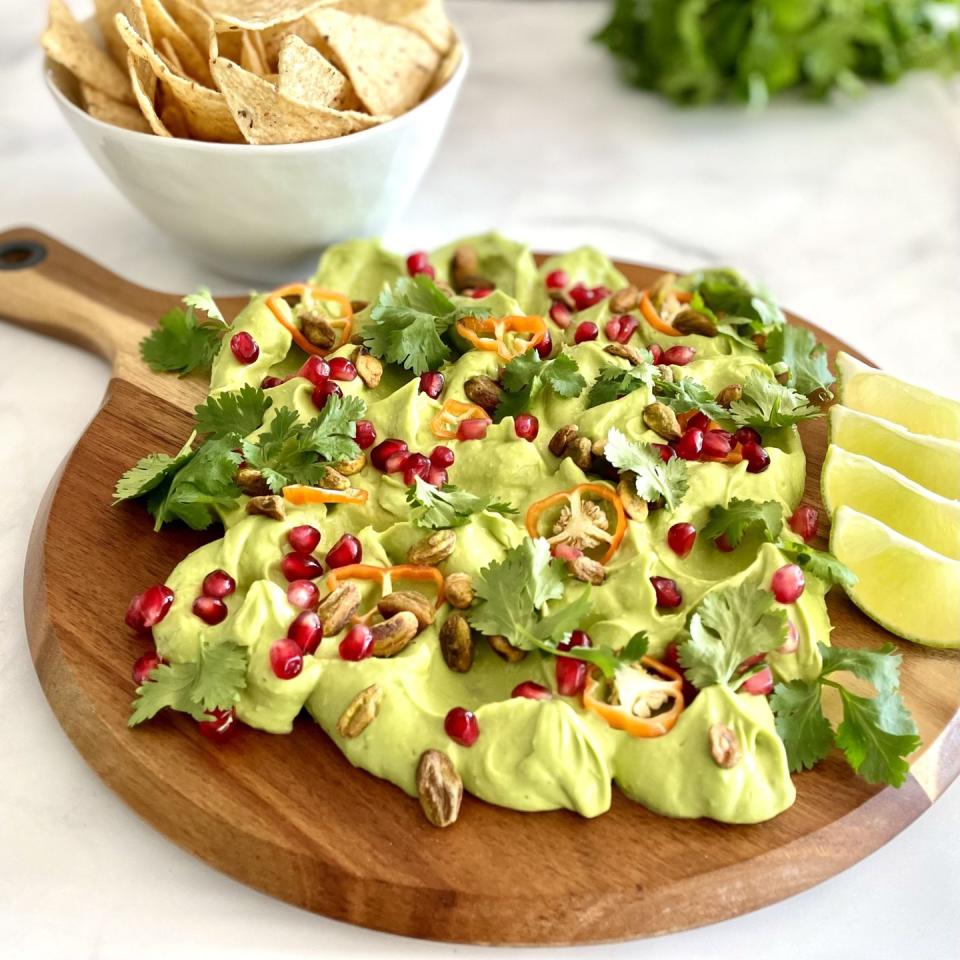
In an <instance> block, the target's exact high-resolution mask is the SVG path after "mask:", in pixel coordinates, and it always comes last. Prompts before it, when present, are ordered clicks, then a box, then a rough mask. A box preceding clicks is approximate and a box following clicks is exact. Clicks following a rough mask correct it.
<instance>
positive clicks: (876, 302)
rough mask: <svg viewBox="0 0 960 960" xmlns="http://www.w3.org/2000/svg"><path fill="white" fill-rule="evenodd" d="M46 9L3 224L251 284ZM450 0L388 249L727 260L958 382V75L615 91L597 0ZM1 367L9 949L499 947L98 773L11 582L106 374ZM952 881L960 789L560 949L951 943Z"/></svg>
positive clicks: (3, 857) (889, 947) (797, 949)
mask: <svg viewBox="0 0 960 960" xmlns="http://www.w3.org/2000/svg"><path fill="white" fill-rule="evenodd" d="M42 7H43V4H42V3H41V2H39V0H0V227H5V226H10V225H13V224H15V223H29V224H32V225H35V226H38V227H41V228H43V229H45V230H47V231H49V232H51V233H53V234H54V235H56V236H58V237H60V238H61V239H63V240H66V241H67V242H69V243H71V244H73V245H75V246H76V247H78V248H79V249H81V250H83V251H85V252H86V253H88V254H89V255H91V256H92V257H94V258H96V259H98V260H100V261H102V262H104V263H105V264H107V265H108V266H110V267H111V268H112V269H114V270H115V271H117V272H118V273H120V274H122V275H124V276H127V277H129V278H131V279H133V280H135V281H137V282H139V283H141V284H144V285H148V286H153V287H157V288H160V289H167V290H180V291H185V290H188V289H191V288H192V287H193V286H195V285H196V284H197V283H199V282H201V281H203V282H209V283H210V284H211V285H212V286H213V289H214V291H217V292H228V291H231V290H235V289H236V288H235V286H233V285H231V284H229V283H227V282H225V281H222V280H221V281H219V282H218V278H217V277H215V276H210V275H209V273H208V272H205V271H201V270H200V269H199V268H198V267H196V266H194V265H192V264H191V263H189V262H187V261H185V260H184V259H183V258H182V256H181V255H180V254H178V251H177V250H176V249H175V248H174V246H173V245H172V244H171V243H170V242H169V241H167V240H166V239H164V238H163V237H162V236H159V235H158V234H157V233H156V232H155V231H154V229H153V228H152V227H151V226H150V225H149V224H148V223H146V222H145V221H144V220H143V219H141V217H140V216H139V215H138V214H137V213H136V212H134V211H133V210H132V209H130V208H129V207H128V206H127V205H126V203H125V202H124V201H123V200H122V199H121V198H120V196H119V195H118V194H117V193H116V192H115V191H114V190H113V188H112V187H111V186H110V184H109V183H108V182H107V181H106V180H105V178H104V177H103V176H102V175H101V174H100V173H99V172H98V171H97V170H96V169H95V168H94V166H93V164H92V163H91V162H90V161H89V160H88V159H87V157H86V156H85V155H84V154H83V153H82V152H81V150H80V148H79V145H78V144H77V143H76V142H74V141H73V140H72V138H71V136H70V134H69V132H68V130H67V129H66V127H65V126H64V124H63V123H62V122H61V120H60V118H59V115H57V114H56V112H55V109H54V107H53V104H52V102H51V101H50V99H49V97H48V95H47V93H46V91H45V90H44V89H43V88H42V85H41V81H40V58H39V55H38V52H37V49H36V43H35V40H36V37H37V35H38V34H39V32H40V30H41V28H42V22H43V18H44V13H43V10H42ZM451 7H452V10H453V12H454V15H455V17H456V18H457V20H458V22H459V23H460V25H461V27H462V30H463V32H464V34H465V36H466V37H467V39H468V42H469V43H470V45H471V47H472V50H473V66H472V72H471V75H470V76H469V77H468V79H467V83H466V87H465V89H464V93H463V96H462V99H461V101H460V104H459V107H458V110H457V112H456V115H455V118H454V121H453V123H452V125H451V128H450V130H449V132H448V136H447V138H446V141H445V143H444V145H443V147H442V148H441V151H440V154H439V156H438V159H437V161H436V163H435V165H434V168H433V170H432V172H431V174H430V176H429V178H428V180H427V182H426V183H425V185H424V186H423V188H422V189H421V190H420V192H419V194H418V195H417V197H416V199H415V202H414V203H413V205H412V207H411V209H410V211H409V213H408V214H407V216H406V217H405V218H404V220H403V222H402V223H400V224H398V225H397V226H396V227H395V229H394V230H393V231H392V232H391V234H390V236H389V237H388V240H389V241H390V243H391V244H393V245H394V246H395V247H396V248H397V249H399V250H408V249H411V248H414V247H429V246H431V245H432V244H435V243H438V242H441V241H445V240H447V239H449V238H450V237H451V236H454V235H457V234H461V233H467V232H471V231H475V230H480V229H486V228H488V227H490V226H493V225H495V226H497V227H499V228H500V229H501V230H503V231H504V232H506V233H508V234H512V235H514V236H517V237H521V238H526V239H527V240H529V241H531V242H532V243H533V244H535V245H536V246H538V247H540V248H541V249H550V248H554V249H557V248H564V247H569V246H573V245H576V244H580V243H583V242H590V243H594V244H596V245H597V246H600V247H603V248H604V249H606V250H607V251H608V252H610V253H612V254H617V255H621V256H623V257H626V258H633V259H637V260H646V261H650V262H654V263H662V264H669V265H673V266H679V267H690V266H694V265H699V264H701V263H717V262H729V263H731V264H733V265H736V266H739V267H741V268H742V269H744V270H746V271H747V272H748V273H750V274H752V275H753V276H755V277H758V278H762V279H763V280H764V281H766V282H767V284H768V285H769V286H770V287H771V288H772V289H773V290H774V291H776V292H777V294H778V295H779V296H780V297H781V299H782V301H783V302H784V303H786V304H787V305H789V306H790V307H792V308H793V309H795V310H797V311H799V312H801V313H803V314H805V315H806V316H808V317H810V318H811V319H813V320H815V321H816V322H817V323H819V324H821V325H823V326H826V327H829V328H830V329H832V330H834V331H835V332H836V333H837V334H839V335H840V336H841V337H844V338H846V339H847V340H849V341H850V342H851V343H853V344H855V345H856V346H858V347H859V348H861V349H862V350H864V351H865V352H866V353H867V354H868V355H869V356H871V357H872V358H873V359H874V360H876V361H877V362H878V363H880V364H881V365H884V366H888V367H889V368H891V369H892V370H894V371H896V372H898V373H900V374H901V375H903V376H906V377H910V378H914V379H917V380H921V381H923V382H925V383H927V384H929V385H930V386H931V387H933V388H935V389H939V390H942V391H945V392H953V393H954V394H956V393H958V392H960V390H958V373H957V371H958V366H960V310H958V307H960V180H958V171H960V85H958V83H957V82H956V81H953V82H952V83H950V84H944V83H942V82H941V81H939V80H938V79H935V78H930V77H914V78H911V79H910V80H909V81H908V82H906V83H904V84H902V85H900V86H898V87H895V88H892V89H880V90H876V91H874V92H872V93H871V94H870V96H869V97H868V98H867V99H865V100H863V101H862V102H859V103H855V104H852V105H851V104H840V105H836V106H833V107H825V106H821V105H811V104H807V103H799V102H795V103H789V104H778V105H776V106H774V107H773V108H772V109H770V110H768V111H767V112H766V113H765V114H761V115H752V114H749V113H747V112H744V111H743V110H741V109H740V108H736V107H731V108H714V109H708V110H698V111H677V110H674V109H672V108H670V107H668V106H666V105H665V104H662V103H661V102H659V101H658V100H656V99H654V98H651V97H648V96H646V95H644V94H641V93H637V92H634V91H631V90H629V89H626V88H624V87H623V86H621V85H620V84H619V83H618V82H617V81H616V78H615V75H614V71H613V69H612V67H611V65H610V63H609V60H608V58H607V57H606V55H605V53H604V51H603V50H601V49H600V48H598V47H596V46H594V45H592V44H590V43H589V42H588V39H587V38H588V37H589V35H590V33H591V31H592V30H594V29H595V28H596V27H597V26H598V25H599V24H600V22H601V21H602V18H603V13H604V9H605V4H602V3H594V2H587V0H581V2H568V3H557V2H535V3H534V2H519V0H512V2H507V0H499V2H493V0H490V2H488V0H460V2H456V0H455V2H453V3H452V4H451ZM77 9H78V10H80V11H82V10H83V9H84V7H83V5H82V4H79V5H78V6H77ZM2 309H3V305H2V303H0V314H2ZM0 357H2V361H3V366H2V372H0V437H2V439H3V449H4V457H3V462H4V468H3V495H2V497H0V730H2V733H0V956H2V957H10V958H16V960H21V958H22V960H32V958H39V957H55V958H69V960H81V958H104V960H106V958H129V957H131V956H136V957H138V958H164V960H166V958H172V957H177V958H182V960H192V958H195V957H196V958H200V957H212V956H219V957H230V958H231V960H245V958H254V957H257V958H259V957H271V958H294V957H307V956H319V957H324V958H331V960H334V958H340V957H344V958H345V957H350V958H351V960H359V958H366V957H387V956H390V957H393V958H405V957H463V958H473V957H480V956H487V955H489V951H486V950H481V949H472V948H463V947H450V946H445V945H437V944H426V943H419V942H416V941H411V940H404V939H400V938H397V937H390V936H385V935H381V934H375V933H370V932H368V931H364V930H359V929H354V928H352V927H349V926H345V925H343V924H339V923H335V922H332V921H329V920H326V919H324V918H321V917H316V916H313V915H311V914H308V913H305V912H303V911H300V910H297V909H295V908H293V907H289V906H286V905H284V904H281V903H278V902H276V901H273V900H271V899H269V898H267V897H264V896H262V895H260V894H259V893H255V892H254V891H252V890H248V889H246V888H244V887H242V886H240V885H238V884H236V883H234V882H233V881H231V880H228V879H226V878H225V877H223V876H220V875H219V874H217V873H215V872H214V871H212V870H211V869H209V868H208V867H206V866H205V865H204V864H202V863H200V862H198V861H196V860H194V859H193V858H192V857H191V856H189V855H188V854H186V853H183V852H181V851H180V850H179V849H177V848H176V847H174V846H173V845H172V844H170V843H169V842H167V841H166V840H165V839H164V838H163V837H161V836H160V835H159V834H157V833H155V832H154V831H153V830H152V829H150V828H149V827H147V826H145V825H144V824H143V823H141V822H140V821H139V820H138V819H137V818H136V817H135V816H134V815H133V814H132V813H131V812H130V811H129V810H128V809H127V808H126V807H125V806H124V805H123V804H122V803H121V802H120V801H119V800H118V799H117V798H116V797H114V796H113V795H112V794H111V793H110V792H109V791H108V790H107V788H106V787H104V786H103V784H101V783H100V781H99V780H98V779H97V778H96V777H95V776H94V775H93V774H92V773H91V772H90V770H88V768H87V767H86V765H85V764H84V762H83V760H82V759H81V758H80V757H79V756H78V754H77V753H76V752H75V751H74V749H73V747H72V746H71V745H70V743H69V742H68V741H67V739H66V738H65V736H64V735H63V734H62V733H61V731H60V728H59V727H58V725H57V723H56V721H55V720H54V718H53V715H52V714H51V713H50V711H49V709H48V708H47V705H46V702H45V701H44V699H43V695H42V693H41V691H40V688H39V685H38V683H37V680H36V677H35V675H34V672H33V668H32V666H31V664H30V660H29V657H28V655H27V647H26V639H25V636H24V629H23V621H22V613H21V577H22V563H23V556H24V552H25V548H26V543H27V537H28V533H29V529H30V524H31V521H32V518H33V516H34V513H35V511H36V508H37V506H38V504H39V501H40V498H41V495H42V493H43V491H44V488H45V486H46V484H47V481H48V479H49V477H50V476H51V474H52V473H53V471H54V470H55V468H56V466H57V465H58V463H59V462H60V460H61V459H62V458H63V456H64V455H65V454H66V453H67V451H68V450H69V448H70V446H71V445H72V444H73V442H74V441H75V439H76V438H77V437H78V436H79V435H80V433H81V432H82V431H83V429H84V426H85V425H86V423H87V422H88V420H89V419H90V418H91V417H92V415H93V414H94V412H95V411H96V409H97V406H98V403H99V401H100V398H101V396H102V393H103V390H104V387H105V385H106V381H107V369H106V367H105V366H104V365H103V364H102V363H101V362H99V361H98V360H95V359H92V358H90V357H89V356H85V355H84V354H82V353H80V352H78V351H77V350H74V349H72V348H69V347H66V346H63V345H61V344H59V343H54V342H51V341H47V340H44V339H41V338H39V337H36V336H33V335H31V334H27V333H24V332H21V331H18V330H15V329H13V328H11V327H9V326H7V325H4V324H0ZM121 562H122V558H121V557H118V563H121ZM944 599H945V601H949V600H950V598H944ZM953 599H955V598H953ZM958 878H960V788H958V787H957V786H956V785H955V786H954V787H953V788H952V789H950V790H948V791H947V793H946V795H945V796H944V798H943V799H942V800H941V801H940V802H939V803H938V804H937V805H936V806H935V807H934V808H933V809H932V810H931V811H930V812H929V813H927V814H926V815H924V816H923V817H922V818H921V819H920V820H919V821H918V822H917V823H916V824H914V825H913V826H912V827H910V828H909V829H907V830H906V831H905V832H904V833H903V834H901V835H900V836H899V837H897V838H896V839H895V840H893V841H892V842H891V843H889V844H888V845H887V846H886V847H884V848H883V849H882V850H880V851H879V852H878V853H876V854H874V855H873V856H871V857H869V858H868V859H867V860H865V861H864V862H862V863H861V864H859V865H858V866H856V867H854V868H852V869H851V870H849V871H847V872H846V873H844V874H843V875H841V876H839V877H837V878H835V879H833V880H831V881H829V882H827V883H824V884H822V885H821V886H819V887H817V888H816V889H814V890H811V891H809V892H807V893H804V894H802V895H800V896H797V897H793V898H792V899H790V900H788V901H786V902H783V903H780V904H778V905H775V906H772V907H769V908H767V909H765V910H761V911H759V912H757V913H755V914H753V915H750V916H746V917H742V918H739V919H736V920H732V921H728V922H726V923H722V924H718V925H716V926H713V927H709V928H707V929H704V930H700V931H692V932H689V933H685V934H679V935H675V936H671V937H664V938H662V939H659V940H655V941H647V942H639V943H633V944H623V945H621V946H618V947H609V946H607V947H598V948H593V949H573V950H569V951H551V953H554V952H556V953H558V954H561V955H562V956H564V957H570V958H584V960H600V958H607V957H620V958H626V957H635V958H639V957H643V958H644V960H655V958H680V957H697V958H699V957H706V956H712V957H730V958H734V957H742V956H744V955H746V954H748V953H754V954H759V955H762V956H763V957H764V960H775V958H785V957H800V956H802V957H818V958H819V957H828V958H829V957H841V956H842V957H845V958H860V957H864V958H866V957H870V958H876V960H880V958H886V957H891V958H892V957H903V956H916V957H928V956H937V957H941V958H956V957H960V911H958V909H957V905H958V904H960V879H958ZM545 882H549V880H548V879H547V878H545ZM712 895H713V891H712V890H711V889H709V887H705V889H704V891H703V896H704V898H709V897H711V896H712ZM498 956H503V957H519V956H525V957H526V956H533V954H532V952H529V951H520V950H505V951H501V952H500V953H499V954H498Z"/></svg>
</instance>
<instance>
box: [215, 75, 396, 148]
mask: <svg viewBox="0 0 960 960" xmlns="http://www.w3.org/2000/svg"><path fill="white" fill-rule="evenodd" d="M210 69H211V72H212V73H213V79H214V80H215V81H216V83H217V86H218V87H219V88H220V89H221V90H222V91H223V95H224V96H225V97H226V100H227V103H228V105H229V106H230V109H231V111H232V112H233V116H234V118H235V120H236V124H237V126H238V127H239V128H240V130H241V132H242V133H243V135H244V137H245V138H246V139H247V141H248V142H249V143H260V144H263V143H304V142H306V141H310V140H327V139H329V138H330V137H342V136H344V135H345V134H348V133H353V132H354V131H357V130H363V129H365V128H367V127H372V126H375V125H376V124H378V123H381V122H383V120H385V119H386V118H385V117H371V116H369V115H368V114H365V113H355V112H352V111H341V110H331V109H330V108H329V107H321V106H310V105H309V104H306V103H300V102H299V101H297V100H289V99H287V98H286V97H284V96H283V95H282V94H281V93H280V92H279V91H278V90H277V89H276V87H274V86H273V84H271V83H268V82H267V81H266V80H264V79H263V78H262V77H258V76H257V75H256V74H253V73H251V72H250V71H249V70H244V69H243V67H241V66H239V65H238V64H236V63H234V62H233V61H232V60H226V59H225V58H223V57H219V58H218V59H216V60H214V62H213V63H212V64H211V65H210Z"/></svg>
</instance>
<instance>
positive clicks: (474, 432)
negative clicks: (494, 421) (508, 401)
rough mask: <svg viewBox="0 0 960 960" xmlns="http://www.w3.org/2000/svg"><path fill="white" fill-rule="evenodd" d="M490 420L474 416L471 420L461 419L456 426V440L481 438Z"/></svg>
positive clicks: (485, 433) (485, 432)
mask: <svg viewBox="0 0 960 960" xmlns="http://www.w3.org/2000/svg"><path fill="white" fill-rule="evenodd" d="M489 426H490V421H489V420H487V418H486V417H476V418H474V419H471V420H461V421H460V425H459V426H458V427H457V439H458V440H482V439H483V438H484V437H485V436H486V435H487V427H489Z"/></svg>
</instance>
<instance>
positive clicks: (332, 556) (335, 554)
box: [327, 533, 363, 568]
mask: <svg viewBox="0 0 960 960" xmlns="http://www.w3.org/2000/svg"><path fill="white" fill-rule="evenodd" d="M362 557H363V546H362V545H361V543H360V541H359V540H358V539H357V538H356V537H355V536H354V535H353V534H352V533H345V534H344V535H343V536H342V537H341V538H340V539H339V540H338V541H337V542H336V543H335V544H334V545H333V546H332V547H331V548H330V549H329V551H327V566H328V567H331V568H335V567H346V566H349V565H350V564H351V563H359V562H360V560H361V559H362Z"/></svg>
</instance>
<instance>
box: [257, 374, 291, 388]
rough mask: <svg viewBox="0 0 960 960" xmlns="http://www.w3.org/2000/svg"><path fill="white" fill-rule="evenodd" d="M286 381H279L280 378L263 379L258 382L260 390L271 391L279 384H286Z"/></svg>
mask: <svg viewBox="0 0 960 960" xmlns="http://www.w3.org/2000/svg"><path fill="white" fill-rule="evenodd" d="M286 382H287V381H286V380H281V379H280V377H264V378H263V379H262V380H261V381H260V389H261V390H272V389H273V388H274V387H279V386H280V384H282V383H286Z"/></svg>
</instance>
